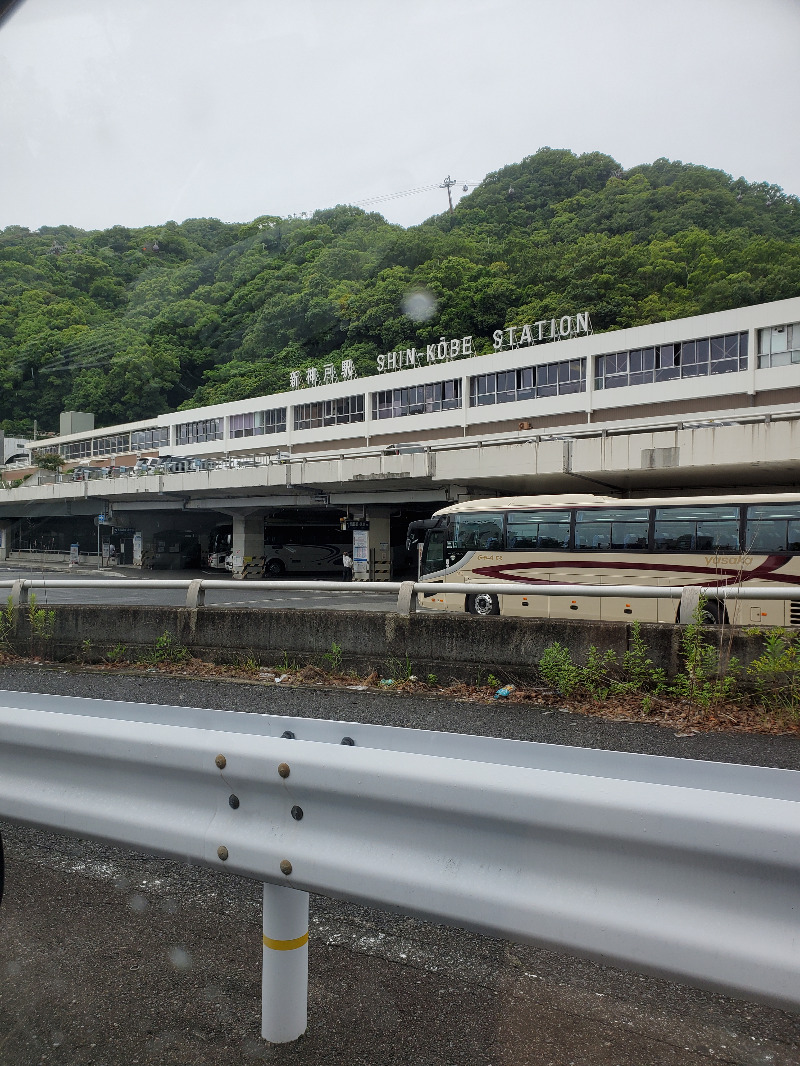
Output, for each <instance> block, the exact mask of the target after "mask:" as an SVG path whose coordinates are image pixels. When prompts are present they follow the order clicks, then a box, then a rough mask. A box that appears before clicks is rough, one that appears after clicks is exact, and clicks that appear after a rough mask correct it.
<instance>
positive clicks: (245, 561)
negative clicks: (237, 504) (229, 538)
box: [233, 515, 264, 581]
mask: <svg viewBox="0 0 800 1066" xmlns="http://www.w3.org/2000/svg"><path fill="white" fill-rule="evenodd" d="M233 576H234V577H235V578H239V579H240V580H247V579H248V578H249V579H250V580H251V581H252V580H258V579H259V578H261V577H263V576H264V517H263V515H245V516H241V515H234V516H233Z"/></svg>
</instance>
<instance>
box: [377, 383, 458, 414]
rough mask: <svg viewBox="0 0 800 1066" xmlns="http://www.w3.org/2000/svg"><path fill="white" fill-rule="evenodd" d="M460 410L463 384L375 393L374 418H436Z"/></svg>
mask: <svg viewBox="0 0 800 1066" xmlns="http://www.w3.org/2000/svg"><path fill="white" fill-rule="evenodd" d="M460 406H461V380H460V378H454V379H452V380H451V381H435V382H431V383H430V384H428V385H410V386H409V387H408V388H405V389H387V390H386V391H385V392H373V394H372V417H373V418H404V417H405V416H406V415H427V414H435V413H436V412H437V411H453V410H456V409H457V408H459V407H460Z"/></svg>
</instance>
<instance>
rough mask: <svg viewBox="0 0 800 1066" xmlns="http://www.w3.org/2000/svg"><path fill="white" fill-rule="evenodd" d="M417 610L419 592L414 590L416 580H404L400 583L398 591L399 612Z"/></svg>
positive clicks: (410, 612)
mask: <svg viewBox="0 0 800 1066" xmlns="http://www.w3.org/2000/svg"><path fill="white" fill-rule="evenodd" d="M416 611H417V594H416V592H414V582H413V581H403V582H401V584H400V591H399V592H398V593H397V613H398V614H416Z"/></svg>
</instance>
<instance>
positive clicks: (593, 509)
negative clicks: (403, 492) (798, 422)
mask: <svg viewBox="0 0 800 1066" xmlns="http://www.w3.org/2000/svg"><path fill="white" fill-rule="evenodd" d="M414 542H416V543H417V544H418V546H419V577H420V580H422V581H437V582H438V581H441V583H442V586H443V587H442V591H441V592H435V593H431V594H425V595H420V598H419V603H420V606H421V607H424V608H428V609H433V610H440V611H468V612H469V613H470V614H475V615H495V614H507V615H516V616H518V617H526V616H529V617H537V618H542V617H545V618H546V617H550V618H588V619H607V620H617V621H633V620H636V619H638V620H640V621H642V622H674V621H675V620H676V616H677V608H678V599H677V598H676V596H674V595H673V596H670V595H669V594H666V593H665V595H664V596H663V597H658V596H653V597H652V598H651V597H646V598H643V599H638V598H636V599H634V598H630V600H629V601H627V600H626V598H625V597H624V596H608V597H606V596H601V597H590V596H580V595H578V596H575V597H574V598H573V597H570V596H548V595H547V594H546V593H545V592H543V593H542V595H540V596H539V595H535V594H532V595H529V596H520V595H513V596H512V595H509V596H504V595H496V594H494V593H490V592H481V588H480V586H481V584H487V583H488V584H498V583H502V582H506V581H522V582H525V583H527V584H538V583H552V582H558V583H564V584H590V585H663V586H670V585H671V586H681V585H704V586H710V587H714V588H719V589H726V590H730V591H726V593H725V596H724V597H723V596H722V595H720V597H719V598H715V597H714V596H713V595H711V596H710V597H709V599H708V603H707V605H706V609H705V621H706V622H709V623H712V622H722V621H730V622H732V623H734V624H736V625H766V626H773V625H774V626H794V625H800V494H798V493H775V494H770V495H746V494H743V495H738V496H691V497H675V498H663V499H661V498H660V499H641V500H639V499H633V500H619V499H614V498H612V497H607V496H593V495H575V494H572V495H564V496H512V497H506V498H499V499H487V500H472V501H470V502H467V503H458V504H454V505H453V506H451V507H445V508H443V509H442V510H441V511H437V512H436V514H435V515H434V516H433V518H432V519H429V520H428V521H426V522H416V523H413V524H412V526H411V527H409V543H410V544H413V543H414ZM448 583H469V584H474V585H475V592H474V593H473V594H470V595H466V596H465V595H464V594H463V592H462V593H459V594H457V593H448V592H447V585H448ZM776 585H782V586H791V585H796V586H797V598H796V599H791V598H788V599H786V600H768V599H765V600H764V601H763V602H761V601H759V600H752V599H746V600H744V599H743V600H740V601H737V600H736V595H735V589H736V587H738V586H748V587H762V588H769V587H770V586H772V587H775V586H776Z"/></svg>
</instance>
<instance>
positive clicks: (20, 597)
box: [11, 578, 28, 611]
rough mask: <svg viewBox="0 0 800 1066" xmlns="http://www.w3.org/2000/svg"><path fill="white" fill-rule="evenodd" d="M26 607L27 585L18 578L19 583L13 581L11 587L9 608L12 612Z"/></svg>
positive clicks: (22, 579)
mask: <svg viewBox="0 0 800 1066" xmlns="http://www.w3.org/2000/svg"><path fill="white" fill-rule="evenodd" d="M27 606H28V585H27V583H26V582H25V580H24V578H20V580H19V581H15V582H14V584H13V585H12V586H11V607H12V608H13V610H14V611H16V609H17V608H18V607H27Z"/></svg>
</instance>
